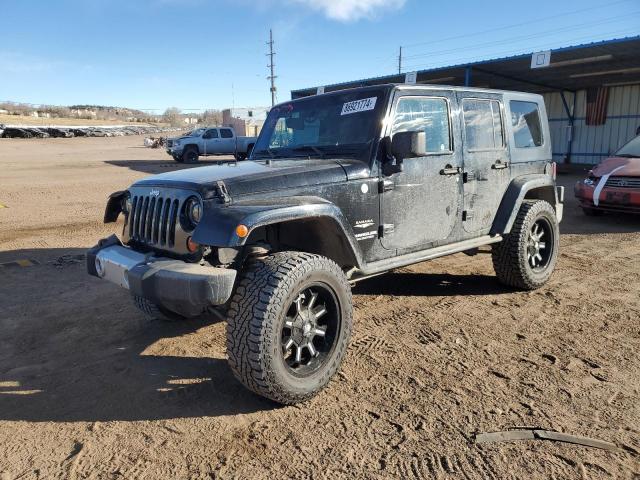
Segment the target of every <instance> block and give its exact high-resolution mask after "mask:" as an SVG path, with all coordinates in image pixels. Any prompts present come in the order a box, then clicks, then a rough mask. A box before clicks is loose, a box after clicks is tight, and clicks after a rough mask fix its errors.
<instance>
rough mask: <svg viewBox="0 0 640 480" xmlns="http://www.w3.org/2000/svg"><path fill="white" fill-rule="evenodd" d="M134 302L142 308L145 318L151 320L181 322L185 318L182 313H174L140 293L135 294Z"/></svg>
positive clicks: (139, 308)
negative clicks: (141, 295)
mask: <svg viewBox="0 0 640 480" xmlns="http://www.w3.org/2000/svg"><path fill="white" fill-rule="evenodd" d="M133 303H134V305H135V306H136V307H138V310H140V311H141V312H142V313H143V314H144V316H145V318H146V319H147V320H150V321H154V320H160V321H162V322H180V321H182V320H184V319H185V317H183V316H182V315H178V314H177V313H173V312H171V311H169V310H167V309H164V308H162V307H160V306H159V305H156V304H155V303H153V302H152V301H150V300H147V299H146V298H144V297H140V296H138V295H133Z"/></svg>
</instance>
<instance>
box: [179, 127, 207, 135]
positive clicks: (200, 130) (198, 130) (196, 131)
mask: <svg viewBox="0 0 640 480" xmlns="http://www.w3.org/2000/svg"><path fill="white" fill-rule="evenodd" d="M203 132H204V128H198V129H197V130H193V131H192V132H187V133H185V134H184V136H185V137H199V136H200V135H202V133H203Z"/></svg>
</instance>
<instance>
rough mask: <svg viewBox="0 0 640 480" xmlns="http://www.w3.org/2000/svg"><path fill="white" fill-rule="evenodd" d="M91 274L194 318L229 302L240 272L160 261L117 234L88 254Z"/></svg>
mask: <svg viewBox="0 0 640 480" xmlns="http://www.w3.org/2000/svg"><path fill="white" fill-rule="evenodd" d="M87 272H88V273H89V274H90V275H93V276H95V277H98V278H102V279H104V280H108V281H110V282H112V283H115V284H116V285H119V286H121V287H123V288H126V289H128V290H129V291H130V292H131V293H132V294H133V295H138V296H140V297H143V298H146V299H148V300H150V301H152V302H153V303H155V304H157V305H159V306H162V307H164V308H166V309H168V310H171V311H172V312H175V313H179V314H181V315H184V316H187V317H190V316H196V315H199V314H201V313H202V312H204V311H205V310H206V309H207V307H209V306H211V305H222V304H224V303H226V302H227V300H229V298H230V297H231V293H232V291H233V285H234V282H235V279H236V271H235V270H233V269H228V268H216V267H210V266H203V265H199V264H195V263H187V262H183V261H180V260H173V259H167V258H157V257H154V256H153V255H151V254H147V255H145V254H142V253H140V252H136V251H135V250H132V249H130V248H128V247H125V246H123V245H122V244H121V243H120V241H119V240H118V238H117V237H116V236H115V235H112V236H111V237H109V238H106V239H104V240H101V241H100V242H99V243H98V245H96V246H95V247H93V248H91V249H90V250H89V251H88V252H87Z"/></svg>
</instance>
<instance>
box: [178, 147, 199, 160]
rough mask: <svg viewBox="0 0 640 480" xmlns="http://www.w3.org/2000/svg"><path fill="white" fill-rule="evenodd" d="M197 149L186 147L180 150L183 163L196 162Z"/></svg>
mask: <svg viewBox="0 0 640 480" xmlns="http://www.w3.org/2000/svg"><path fill="white" fill-rule="evenodd" d="M198 157H199V155H198V149H197V148H196V147H187V148H185V150H184V152H182V161H183V162H184V163H198Z"/></svg>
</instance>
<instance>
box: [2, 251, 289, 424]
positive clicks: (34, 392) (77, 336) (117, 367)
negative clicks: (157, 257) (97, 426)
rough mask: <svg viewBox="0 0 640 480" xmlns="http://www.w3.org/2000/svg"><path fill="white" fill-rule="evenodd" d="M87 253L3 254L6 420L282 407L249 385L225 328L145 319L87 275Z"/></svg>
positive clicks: (208, 320)
mask: <svg viewBox="0 0 640 480" xmlns="http://www.w3.org/2000/svg"><path fill="white" fill-rule="evenodd" d="M83 254H84V251H83V250H80V249H39V250H16V251H10V252H0V263H5V262H13V261H15V260H29V262H21V263H22V264H25V265H26V264H28V263H30V264H31V266H20V265H18V264H12V265H4V266H2V267H0V271H1V272H2V279H3V280H2V282H1V283H0V305H2V309H1V310H2V314H1V315H0V329H1V330H2V332H3V335H2V336H1V337H0V420H23V421H38V422H40V421H43V422H44V421H48V422H62V421H90V422H91V421H111V420H158V419H169V418H189V417H201V416H221V415H234V414H238V413H247V412H255V411H260V410H269V409H274V408H277V407H278V406H277V405H276V404H275V403H273V402H270V401H268V400H266V399H263V398H261V397H258V396H257V395H255V394H253V393H251V392H250V391H248V390H247V389H245V388H244V387H243V386H242V385H241V384H240V383H239V382H238V381H237V380H236V379H235V378H234V376H233V374H232V373H231V371H230V369H229V367H228V366H227V362H226V359H225V354H224V335H225V330H224V323H223V322H220V319H219V318H216V317H215V316H207V317H201V318H197V319H193V320H187V321H183V322H175V323H164V322H158V321H148V320H145V319H144V317H143V316H142V314H140V313H139V312H138V311H137V309H136V308H135V307H133V305H132V302H131V299H130V297H129V295H128V294H127V292H125V291H123V290H122V289H120V288H119V287H116V286H114V285H111V284H108V283H106V282H104V281H101V280H99V279H97V278H93V277H89V276H88V275H87V274H86V273H85V263H84V262H85V260H84V257H83Z"/></svg>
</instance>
